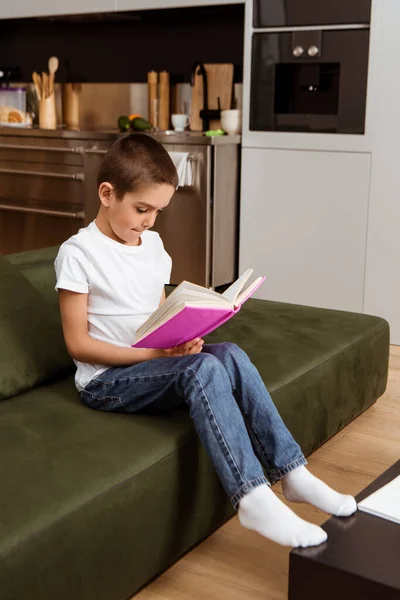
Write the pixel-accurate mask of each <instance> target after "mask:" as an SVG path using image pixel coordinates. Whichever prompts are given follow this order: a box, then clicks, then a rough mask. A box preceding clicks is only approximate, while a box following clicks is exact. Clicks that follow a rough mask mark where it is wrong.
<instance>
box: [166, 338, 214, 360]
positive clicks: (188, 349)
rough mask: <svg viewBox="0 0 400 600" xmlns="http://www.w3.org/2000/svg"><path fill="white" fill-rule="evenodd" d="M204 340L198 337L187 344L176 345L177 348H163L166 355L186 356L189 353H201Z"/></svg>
mask: <svg viewBox="0 0 400 600" xmlns="http://www.w3.org/2000/svg"><path fill="white" fill-rule="evenodd" d="M203 344H204V340H202V339H201V338H196V339H194V340H192V341H191V342H186V344H181V345H180V346H175V348H164V349H163V350H162V352H163V355H164V356H165V357H167V356H168V357H169V356H186V355H187V354H199V353H200V352H201V350H202V348H203Z"/></svg>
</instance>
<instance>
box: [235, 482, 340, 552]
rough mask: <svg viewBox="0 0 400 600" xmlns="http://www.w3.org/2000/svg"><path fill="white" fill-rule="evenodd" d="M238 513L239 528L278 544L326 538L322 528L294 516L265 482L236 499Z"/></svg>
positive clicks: (308, 543)
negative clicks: (258, 534) (251, 531)
mask: <svg viewBox="0 0 400 600" xmlns="http://www.w3.org/2000/svg"><path fill="white" fill-rule="evenodd" d="M238 514H239V521H240V523H241V524H242V525H243V527H246V529H253V530H254V531H257V533H260V534H261V535H263V536H264V537H266V538H268V539H269V540H272V541H273V542H277V543H278V544H281V545H282V546H294V547H297V546H301V547H302V548H306V547H307V546H318V545H319V544H322V542H325V540H326V539H327V537H328V536H327V534H326V532H325V531H324V530H323V529H321V528H320V527H317V525H313V524H312V523H307V521H303V519H300V517H298V516H297V515H295V514H294V512H293V511H291V510H290V508H288V507H287V506H286V505H285V504H284V503H283V502H281V501H280V500H279V498H278V497H277V496H276V495H275V494H274V492H273V491H272V490H271V489H270V488H269V487H268V486H267V484H266V483H264V484H262V485H260V486H257V487H256V488H254V489H253V490H252V491H251V492H249V493H248V494H246V495H245V496H244V497H243V498H242V499H241V500H240V502H239V511H238Z"/></svg>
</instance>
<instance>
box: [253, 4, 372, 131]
mask: <svg viewBox="0 0 400 600" xmlns="http://www.w3.org/2000/svg"><path fill="white" fill-rule="evenodd" d="M370 11H371V0H352V2H348V0H335V2H332V0H254V19H253V26H254V30H253V35H252V55H251V91H250V130H253V131H303V132H304V131H306V132H307V131H308V132H327V133H347V134H363V133H364V130H365V111H366V98H367V80H368V55H369V34H370V31H369V29H370Z"/></svg>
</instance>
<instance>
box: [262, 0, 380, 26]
mask: <svg viewBox="0 0 400 600" xmlns="http://www.w3.org/2000/svg"><path fill="white" fill-rule="evenodd" d="M253 6H254V9H253V11H254V12H253V25H254V27H297V26H305V25H342V24H354V23H370V21H371V0H253Z"/></svg>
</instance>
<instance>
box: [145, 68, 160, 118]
mask: <svg viewBox="0 0 400 600" xmlns="http://www.w3.org/2000/svg"><path fill="white" fill-rule="evenodd" d="M147 85H148V92H149V121H150V123H151V124H152V125H153V126H154V127H158V122H156V119H157V121H158V115H156V114H155V112H156V111H157V108H158V106H157V97H158V96H157V86H158V73H157V72H156V71H149V72H148V73H147Z"/></svg>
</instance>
